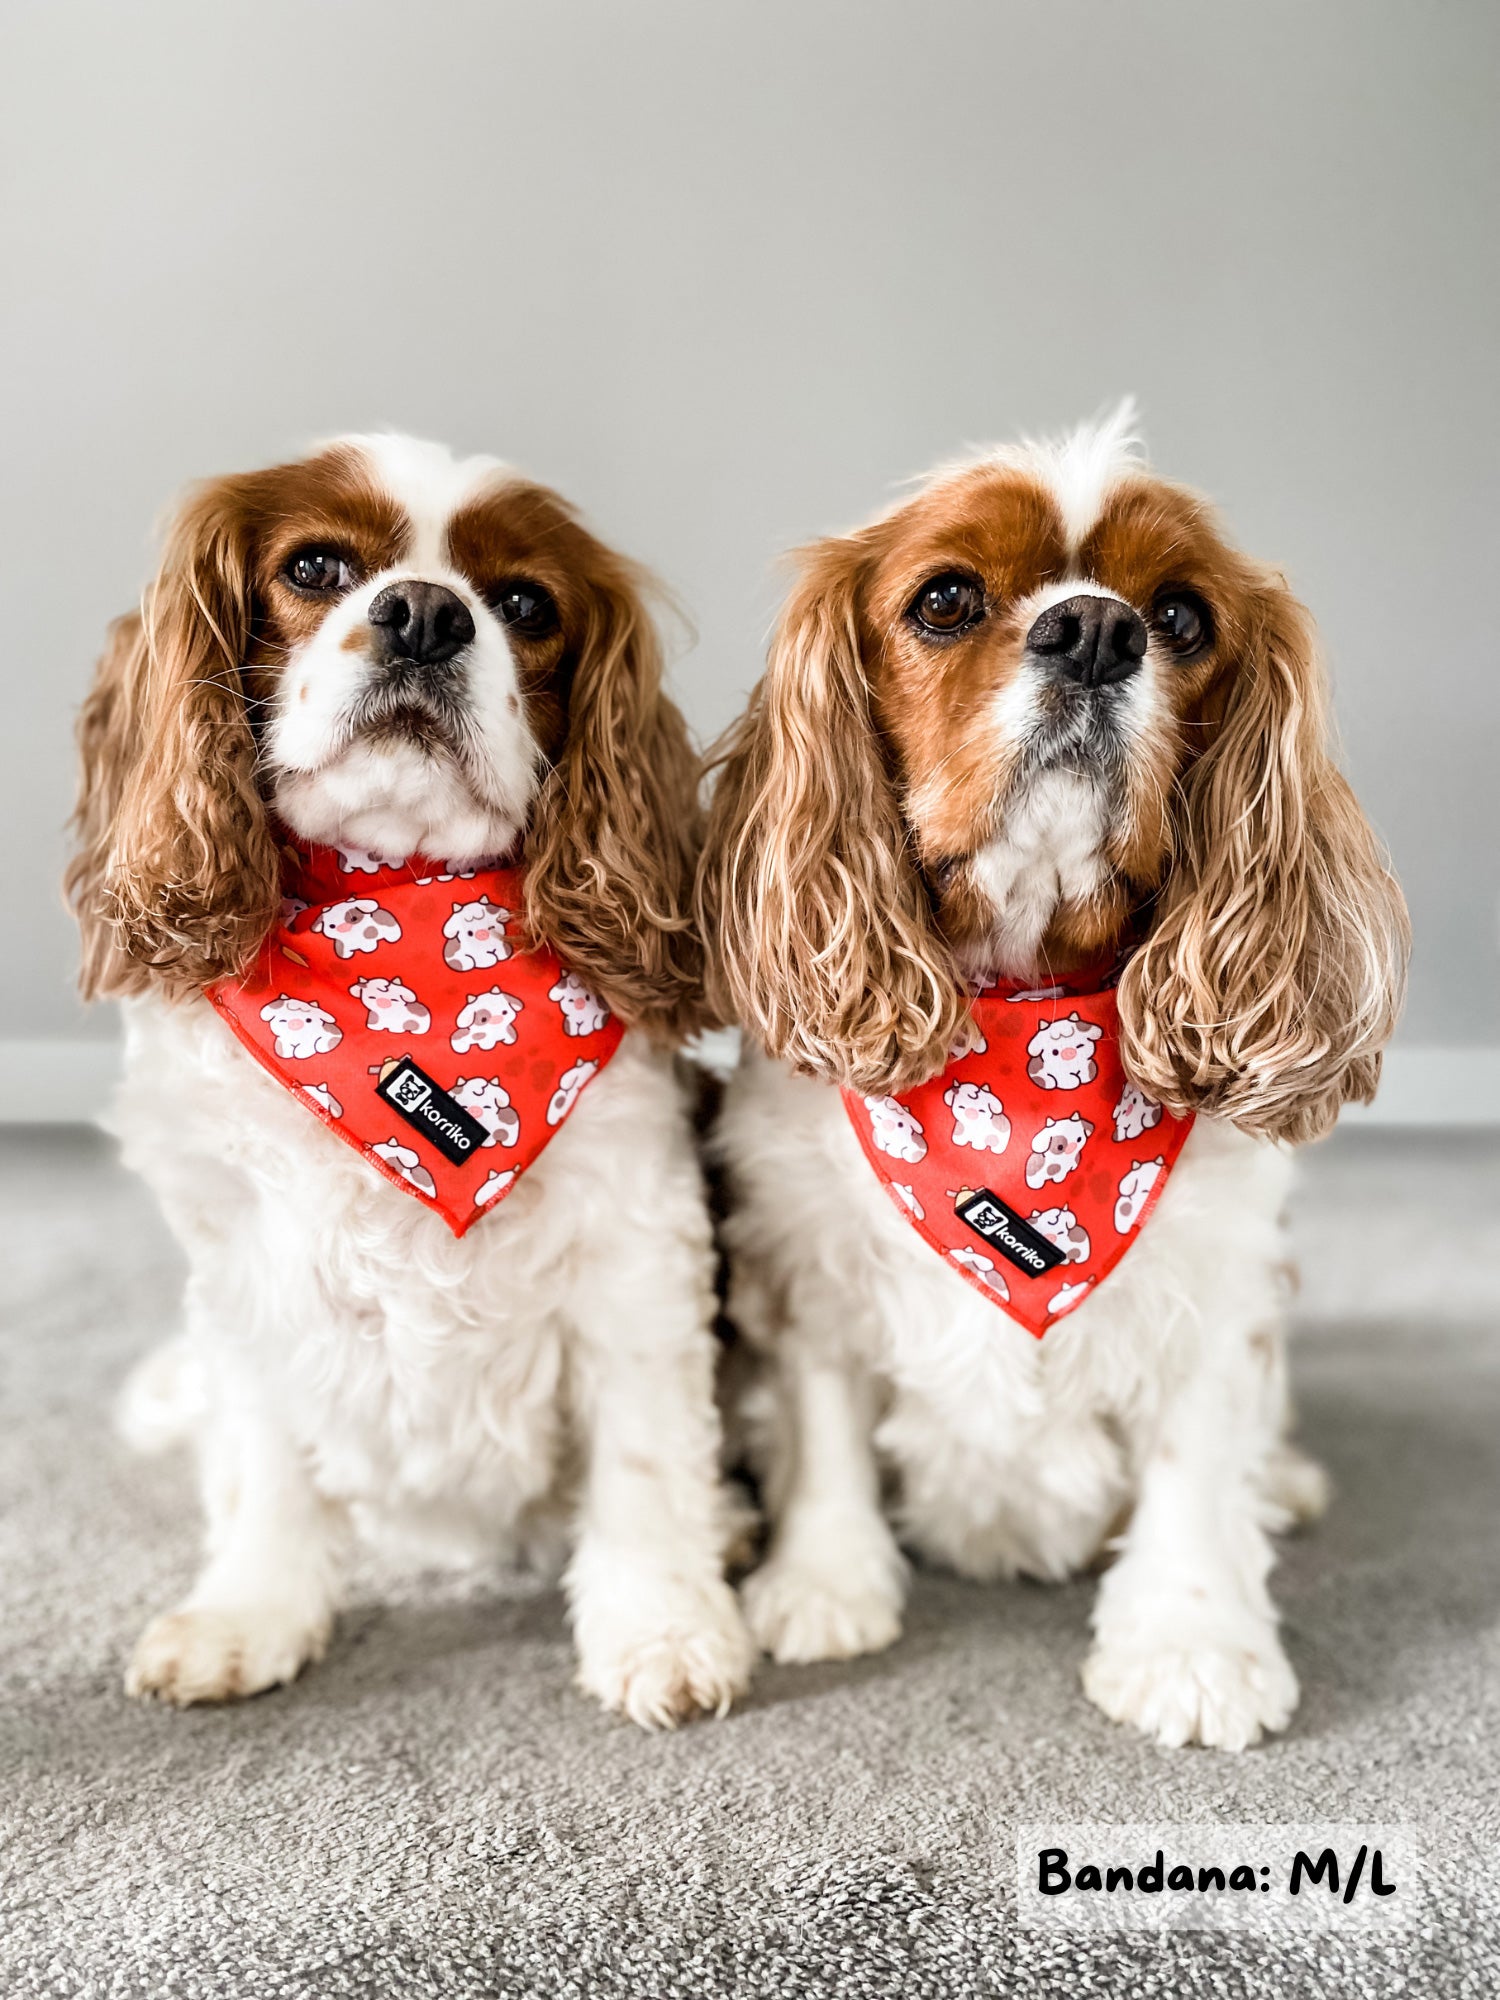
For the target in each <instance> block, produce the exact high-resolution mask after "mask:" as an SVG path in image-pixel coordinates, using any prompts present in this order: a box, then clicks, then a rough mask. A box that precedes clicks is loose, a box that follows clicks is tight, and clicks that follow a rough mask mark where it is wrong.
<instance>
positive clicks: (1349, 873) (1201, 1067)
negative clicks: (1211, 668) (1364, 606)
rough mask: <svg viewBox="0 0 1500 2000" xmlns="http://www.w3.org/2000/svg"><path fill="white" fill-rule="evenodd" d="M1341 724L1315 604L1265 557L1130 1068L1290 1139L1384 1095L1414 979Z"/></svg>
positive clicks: (1131, 1016) (1200, 766)
mask: <svg viewBox="0 0 1500 2000" xmlns="http://www.w3.org/2000/svg"><path fill="white" fill-rule="evenodd" d="M1328 730H1329V721H1328V698H1327V689H1326V683H1325V677H1324V674H1323V669H1322V664H1321V661H1320V659H1319V656H1318V652H1317V647H1316V643H1315V639H1314V634H1313V627H1312V620H1311V618H1310V617H1309V615H1308V613H1307V612H1306V611H1305V610H1304V609H1303V607H1302V606H1301V605H1300V604H1299V603H1298V602H1297V600H1296V599H1295V598H1294V597H1293V596H1292V594H1291V592H1290V591H1289V590H1288V589H1287V587H1286V585H1285V584H1284V583H1283V582H1282V580H1281V579H1280V577H1278V576H1275V575H1273V574H1271V573H1269V572H1263V573H1261V574H1260V576H1259V578H1258V581H1257V583H1256V585H1255V588H1254V591H1253V594H1252V602H1251V611H1250V624H1249V630H1248V634H1247V637H1246V640H1245V643H1244V647H1243V651H1242V655H1241V657H1240V658H1239V660H1238V661H1237V662H1236V671H1235V674H1234V679H1233V682H1232V685H1231V689H1230V693H1229V697H1228V705H1227V708H1226V709H1225V712H1224V714H1223V716H1222V719H1221V720H1220V721H1219V723H1218V725H1217V728H1216V732H1215V734H1214V736H1213V738H1212V740H1211V742H1210V743H1209V745H1208V747H1207V749H1206V750H1205V751H1204V752H1203V754H1202V755H1201V756H1200V757H1199V758H1198V759H1197V760H1196V762H1195V763H1194V764H1193V765H1192V766H1191V767H1190V768H1189V770H1188V771H1187V773H1186V774H1185V776H1184V779H1183V782H1182V786H1181V797H1180V801H1179V805H1178V808H1177V823H1176V826H1175V829H1174V854H1173V858H1172V862H1171V867H1170V873H1169V875H1168V878H1167V882H1166V886H1165V888H1164V890H1163V891H1162V894H1161V897H1160V899H1159V902H1158V905H1157V910H1156V915H1155V920H1154V923H1153V925H1152V928H1151V931H1150V934H1149V935H1148V937H1147V939H1146V941H1145V943H1144V944H1143V945H1142V947H1141V949H1140V950H1139V951H1138V952H1137V953H1136V955H1135V956H1134V957H1133V958H1132V960H1131V961H1130V964H1129V965H1128V967H1127V968H1126V971H1125V974H1124V977H1123V978H1122V979H1121V981H1120V993H1119V999H1120V1026H1121V1037H1122V1040H1121V1052H1122V1055H1123V1057H1124V1061H1125V1067H1126V1070H1127V1071H1128V1072H1129V1074H1130V1075H1131V1076H1133V1077H1134V1078H1135V1079H1136V1080H1137V1081H1138V1082H1139V1083H1140V1084H1142V1085H1143V1086H1144V1088H1145V1089H1147V1090H1149V1091H1150V1092H1152V1094H1153V1095H1154V1096H1156V1097H1159V1098H1161V1099H1162V1100H1163V1102H1165V1103H1166V1104H1167V1105H1168V1107H1169V1108H1170V1109H1172V1110H1174V1111H1178V1112H1182V1111H1188V1110H1194V1111H1206V1112H1210V1113H1212V1114H1213V1115H1215V1116H1216V1117H1221V1118H1227V1119H1230V1120H1232V1121H1233V1122H1234V1123H1235V1124H1236V1125H1239V1126H1241V1127H1242V1128H1243V1129H1244V1130H1246V1131H1248V1132H1254V1133H1258V1134H1260V1135H1262V1136H1264V1137H1267V1138H1274V1139H1289V1140H1305V1139H1313V1138H1317V1137H1319V1136H1320V1135H1321V1134H1323V1133H1324V1132H1326V1131H1328V1130H1329V1128H1330V1127H1331V1126H1332V1124H1333V1122H1334V1120H1335V1119H1336V1118H1337V1116H1338V1112H1339V1107H1340V1105H1342V1104H1344V1103H1346V1102H1349V1101H1350V1100H1356V1101H1359V1102H1362V1103H1367V1102H1368V1101H1369V1099H1370V1098H1371V1097H1373V1096H1374V1094H1375V1086H1376V1083H1377V1082H1378V1080H1379V1076H1380V1062H1381V1051H1382V1049H1383V1048H1384V1046H1385V1043H1386V1042H1387V1040H1388V1039H1389V1037H1390V1034H1391V1031H1392V1029H1393V1028H1394V1027H1395V1024H1396V1020H1397V1017H1398V1015H1399V1013H1400V1009H1401V999H1402V994H1403V989H1404V984H1405V972H1406V958H1407V952H1408V949H1409V945H1410V932H1409V927H1408V922H1407V915H1406V905H1405V903H1404V901H1403V900H1402V896H1401V891H1400V889H1399V888H1398V887H1397V885H1396V882H1395V880H1394V878H1393V877H1392V875H1391V873H1390V870H1389V868H1388V867H1387V865H1386V861H1385V856H1384V854H1383V853H1382V851H1381V849H1380V846H1379V843H1378V842H1377V840H1376V838H1375V836H1374V834H1373V832H1372V831H1371V829H1370V826H1369V824H1368V822H1367V821H1366V820H1365V817H1364V815H1363V813H1362V812H1361V811H1360V809H1359V806H1358V804H1357V803H1356V801H1355V798H1354V795H1353V793H1352V792H1351V791H1350V789H1349V786H1348V785H1347V784H1346V782H1345V781H1344V779H1343V777H1342V776H1341V775H1340V773H1339V771H1338V769H1337V768H1336V766H1335V765H1334V763H1333V761H1332V758H1331V756H1330V754H1329V748H1328Z"/></svg>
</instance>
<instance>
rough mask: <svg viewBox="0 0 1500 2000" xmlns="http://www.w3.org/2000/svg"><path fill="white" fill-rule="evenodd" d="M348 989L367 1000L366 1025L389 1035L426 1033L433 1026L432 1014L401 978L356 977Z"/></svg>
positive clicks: (358, 998) (365, 1003)
mask: <svg viewBox="0 0 1500 2000" xmlns="http://www.w3.org/2000/svg"><path fill="white" fill-rule="evenodd" d="M349 991H350V992H351V993H352V994H353V995H354V997H355V999H356V1000H360V1001H363V1003H364V1006H365V1011H366V1014H367V1015H368V1017H369V1018H368V1019H367V1020H366V1022H365V1026H366V1027H367V1028H380V1029H383V1030H384V1031H385V1033H386V1034H388V1035H425V1034H426V1033H427V1030H428V1029H429V1028H430V1027H431V1026H432V1016H431V1014H430V1013H428V1011H427V1009H426V1008H425V1007H424V1006H423V1005H422V1003H421V1001H420V1000H419V999H418V998H417V996H416V994H415V993H413V992H412V990H411V988H410V987H409V986H404V985H403V984H402V983H401V981H400V980H399V979H356V980H355V982H354V984H353V985H352V986H351V987H350V988H349Z"/></svg>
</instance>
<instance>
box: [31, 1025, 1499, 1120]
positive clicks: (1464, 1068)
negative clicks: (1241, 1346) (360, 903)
mask: <svg viewBox="0 0 1500 2000" xmlns="http://www.w3.org/2000/svg"><path fill="white" fill-rule="evenodd" d="M704 1041H705V1044H707V1045H708V1046H705V1047H704V1049H703V1051H702V1053H703V1055H704V1057H705V1058H706V1059H708V1060H709V1061H710V1062H711V1064H712V1066H713V1067H715V1068H718V1069H725V1070H727V1069H728V1067H729V1066H730V1064H731V1063H732V1061H733V1041H732V1039H729V1038H726V1037H724V1036H722V1035H716V1036H711V1037H710V1036H705V1037H704ZM119 1067H120V1045H119V1043H118V1042H83V1041H77V1040H73V1041H4V1040H0V1125H84V1124H92V1123H93V1122H94V1121H95V1120H96V1119H97V1118H98V1116H99V1113H100V1111H101V1110H102V1109H103V1108H104V1106H105V1104H106V1103H107V1102H108V1099H109V1094H110V1091H111V1089H112V1087H113V1085H114V1082H115V1079H116V1077H117V1076H118V1074H119ZM1344 1122H1345V1123H1347V1124H1350V1125H1440V1126H1449V1127H1451V1126H1455V1125H1494V1126H1500V1048H1446V1049H1420V1048H1411V1049H1403V1048H1398V1049H1393V1050H1392V1051H1391V1053H1390V1054H1389V1055H1388V1056H1387V1057H1386V1059H1385V1076H1384V1079H1383V1081H1382V1083H1381V1086H1380V1095H1379V1097H1378V1098H1377V1099H1376V1101H1375V1102H1374V1104H1371V1105H1362V1104H1361V1105H1350V1106H1349V1108H1348V1109H1347V1110H1346V1111H1345V1113H1344Z"/></svg>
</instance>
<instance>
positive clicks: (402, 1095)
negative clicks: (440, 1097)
mask: <svg viewBox="0 0 1500 2000" xmlns="http://www.w3.org/2000/svg"><path fill="white" fill-rule="evenodd" d="M431 1095H432V1086H431V1084H428V1083H423V1081H422V1079H421V1077H419V1076H414V1075H413V1074H412V1072H411V1071H410V1070H409V1069H407V1070H403V1071H402V1072H401V1074H400V1076H398V1077H397V1078H396V1080H395V1082H394V1083H393V1084H392V1085H391V1089H390V1098H391V1102H392V1104H396V1105H399V1106H400V1108H401V1109H402V1110H403V1111H419V1110H420V1109H421V1107H422V1106H423V1105H424V1104H425V1103H426V1102H427V1100H428V1098H429V1097H431Z"/></svg>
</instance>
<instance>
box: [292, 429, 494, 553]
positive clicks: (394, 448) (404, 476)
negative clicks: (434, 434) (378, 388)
mask: <svg viewBox="0 0 1500 2000" xmlns="http://www.w3.org/2000/svg"><path fill="white" fill-rule="evenodd" d="M330 442H331V443H333V444H336V445H342V446H344V447H345V448H346V449H348V450H351V451H357V452H358V453H359V455H360V457H361V458H363V459H364V461H365V463H366V465H368V466H369V468H370V471H371V472H372V474H373V475H374V477H375V479H376V481H377V483H378V484H379V485H380V486H381V487H382V488H383V489H384V491H385V492H386V493H387V494H388V495H389V496H390V498H391V499H392V500H394V501H395V502H396V504H397V506H398V507H400V508H401V509H402V511H403V512H404V513H405V515H406V517H407V519H408V520H409V521H410V522H411V528H412V541H411V546H410V548H409V550H408V551H407V555H406V560H405V562H404V563H403V565H402V567H403V568H406V569H412V570H428V571H430V570H434V569H441V568H443V567H444V566H445V565H446V564H447V562H448V523H449V521H450V520H451V519H452V518H453V516H454V515H455V514H456V513H457V512H458V511H459V509H460V508H461V507H465V506H467V505H469V503H470V502H471V501H474V500H477V499H478V498H479V497H480V495H481V494H484V493H487V492H488V491H489V490H490V489H491V488H492V487H494V486H495V485H497V484H498V483H499V482H500V481H501V480H503V479H509V478H514V477H515V474H514V472H513V470H512V468H511V467H510V466H508V465H507V464H506V463H505V461H504V460H503V459H499V458H490V457H488V456H486V455H485V454H484V453H477V454H475V456H473V457H472V458H456V457H455V456H454V455H453V453H452V452H451V451H449V449H448V447H447V446H446V445H441V444H430V443H429V442H428V441H427V440H426V439H425V438H413V437H402V436H400V435H399V434H398V433H396V432H394V431H384V432H379V433H371V434H364V435H357V436H353V437H342V438H334V439H331V440H330Z"/></svg>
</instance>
